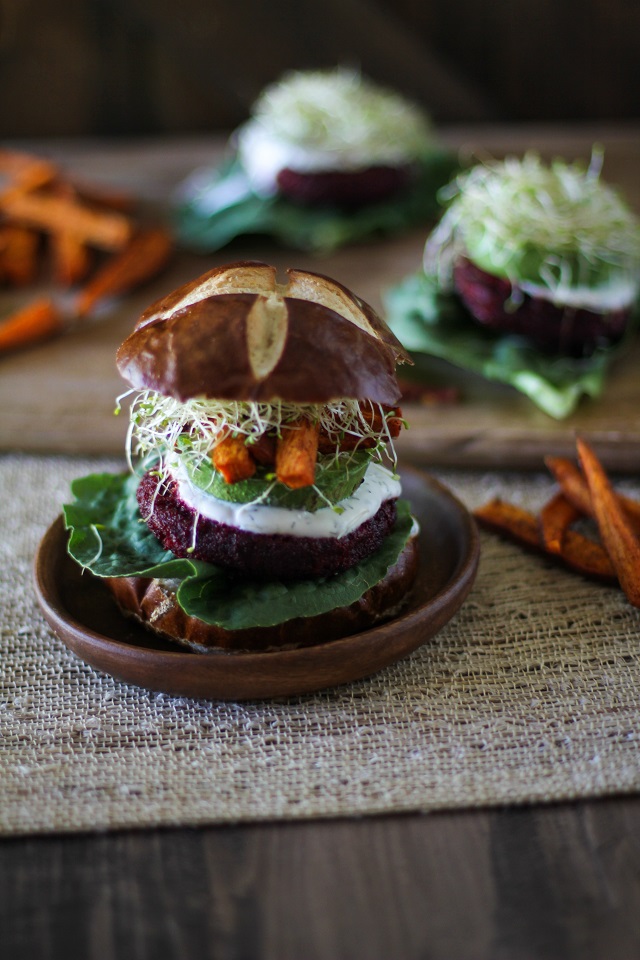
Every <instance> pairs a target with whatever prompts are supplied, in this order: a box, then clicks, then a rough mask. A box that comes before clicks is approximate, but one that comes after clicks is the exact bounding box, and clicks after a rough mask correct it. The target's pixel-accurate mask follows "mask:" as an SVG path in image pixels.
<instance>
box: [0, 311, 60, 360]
mask: <svg viewBox="0 0 640 960" xmlns="http://www.w3.org/2000/svg"><path fill="white" fill-rule="evenodd" d="M63 325H64V318H63V316H62V314H61V313H60V311H59V310H58V309H57V307H56V306H55V304H54V303H53V301H52V300H49V299H47V298H42V299H40V300H35V301H34V302H33V303H30V304H29V305H28V306H26V307H23V308H22V309H21V310H18V311H17V312H16V313H13V314H11V316H9V317H7V318H6V319H5V320H4V321H2V322H0V351H7V350H17V349H18V348H19V347H24V346H27V345H28V344H31V343H35V342H36V341H38V340H44V339H45V338H47V337H50V336H53V334H54V333H58V332H59V331H60V330H61V329H62V328H63Z"/></svg>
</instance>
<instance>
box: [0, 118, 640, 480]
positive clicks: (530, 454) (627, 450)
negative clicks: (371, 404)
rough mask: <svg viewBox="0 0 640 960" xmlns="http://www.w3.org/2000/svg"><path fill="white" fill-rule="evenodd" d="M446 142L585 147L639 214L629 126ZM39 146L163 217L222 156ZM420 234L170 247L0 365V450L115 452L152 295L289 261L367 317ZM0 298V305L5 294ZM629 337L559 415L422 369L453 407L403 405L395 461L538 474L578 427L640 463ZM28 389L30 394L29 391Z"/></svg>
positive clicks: (568, 450)
mask: <svg viewBox="0 0 640 960" xmlns="http://www.w3.org/2000/svg"><path fill="white" fill-rule="evenodd" d="M444 139H445V140H446V142H447V143H448V144H449V145H450V146H451V147H454V148H456V149H459V150H461V151H462V152H463V153H464V154H471V155H472V154H474V153H476V154H478V155H486V154H491V155H494V156H502V155H504V154H505V153H506V152H509V151H511V152H514V151H515V152H521V151H522V150H524V149H527V148H528V147H531V148H535V149H537V150H538V151H539V152H540V153H541V154H542V155H543V156H547V157H552V156H563V157H566V158H567V159H575V158H587V159H588V157H589V154H590V151H591V148H592V145H593V144H594V143H601V144H603V145H604V147H605V165H604V175H605V177H606V179H607V180H608V181H609V182H611V183H612V184H615V185H618V186H620V187H621V188H622V189H623V190H624V193H625V195H626V196H627V198H628V200H629V202H630V203H631V204H632V205H633V206H634V207H635V208H636V209H637V210H638V211H640V178H639V177H638V169H640V125H639V126H630V127H627V128H622V129H621V128H612V129H609V130H607V129H606V128H586V129H585V128H576V129H571V128H569V129H567V128H566V127H559V128H555V129H549V128H535V127H533V128H524V129H516V130H513V129H502V128H498V129H486V128H483V127H480V128H478V129H477V130H475V131H473V130H471V131H470V130H469V129H455V130H449V131H446V133H445V134H444ZM36 146H42V147H43V149H45V150H46V152H47V153H48V154H49V155H51V156H53V157H54V158H55V159H58V160H60V162H61V163H62V164H63V165H64V167H65V169H67V170H68V171H69V172H71V173H76V174H78V175H80V176H81V178H82V179H83V180H86V181H95V182H98V183H106V184H110V185H114V186H116V187H119V188H123V189H126V190H131V191H133V192H134V193H135V194H136V195H137V196H139V197H140V198H141V199H142V201H143V203H144V206H145V209H148V210H149V211H151V212H155V211H160V212H161V213H166V211H167V207H168V198H169V197H170V196H171V194H172V192H173V190H174V188H175V187H176V185H177V184H178V183H180V182H181V180H182V179H183V178H184V177H185V176H186V175H187V174H188V173H189V172H190V171H192V170H193V169H194V168H196V167H200V166H206V165H210V164H211V163H212V162H213V161H214V160H215V159H216V158H217V157H219V156H220V154H221V151H222V149H223V141H221V140H220V139H219V138H218V139H214V140H211V139H197V140H191V141H185V140H175V141H164V142H162V143H156V142H151V143H149V142H142V143H130V142H124V143H113V142H111V143H109V144H107V145H105V144H103V143H97V144H96V143H86V142H81V143H65V142H62V143H46V144H43V145H39V144H38V145H36ZM425 236H426V230H423V229H420V230H415V231H412V232H411V233H409V234H407V235H404V236H402V237H400V238H395V239H393V240H390V241H388V242H375V243H367V244H359V245H357V246H354V247H350V248H348V249H346V250H341V251H339V252H338V253H336V254H334V255H331V256H327V257H320V258H319V257H314V256H311V255H303V254H298V253H291V252H289V251H286V250H283V249H282V248H278V247H276V246H275V245H269V244H268V243H264V242H262V241H259V240H258V241H253V242H250V243H249V242H246V241H245V242H236V243H235V244H234V245H233V246H232V248H231V249H226V250H223V251H220V252H219V253H216V254H213V255H210V256H197V255H193V254H188V253H184V252H183V253H181V254H180V255H179V256H178V257H177V258H176V260H175V261H174V263H173V264H172V266H171V268H170V269H169V270H168V272H166V273H164V274H163V275H162V276H161V277H159V278H158V279H156V280H154V281H153V282H152V283H150V284H148V285H147V286H146V287H145V288H143V289H141V290H139V291H137V292H136V294H135V295H133V296H130V297H128V298H127V299H125V300H124V301H121V302H119V303H117V304H115V305H114V306H113V308H112V309H111V310H110V311H109V312H108V313H107V315H106V316H104V317H103V318H102V319H101V320H100V321H97V322H93V323H89V324H87V325H86V326H83V327H81V328H78V329H76V330H75V331H73V332H72V333H69V334H68V335H67V336H65V337H61V338H59V339H57V340H53V341H50V342H49V343H45V344H42V345H41V346H38V347H36V348H34V349H31V350H28V351H25V352H21V353H15V354H12V355H10V356H5V357H2V358H0V409H2V411H3V415H2V418H0V451H2V450H12V449H21V450H26V451H33V452H56V453H57V452H64V453H87V454H108V455H116V456H118V455H120V454H121V452H122V450H123V444H124V437H125V433H126V425H127V424H126V416H122V417H119V418H116V417H114V416H113V409H114V398H115V397H116V396H117V395H118V394H119V393H121V392H122V391H123V388H124V386H125V385H124V384H123V382H122V380H121V379H120V378H119V376H118V373H117V371H116V368H115V352H116V349H117V347H118V345H119V344H120V343H121V341H122V340H123V339H124V337H125V336H126V334H127V333H128V332H129V331H130V330H131V328H132V326H133V324H134V323H135V321H136V320H137V318H138V317H139V315H140V313H141V312H142V310H143V309H144V308H145V307H146V306H147V305H148V304H149V303H151V302H152V301H153V300H155V299H156V298H157V297H159V296H162V295H164V294H165V293H166V292H168V291H169V290H173V289H175V287H176V286H178V285H179V284H181V283H183V282H185V281H186V280H188V279H191V278H193V277H195V276H198V274H199V273H202V272H204V270H206V269H209V268H210V267H211V266H214V265H215V264H218V263H225V262H228V261H229V260H230V259H234V260H235V259H241V258H256V259H261V260H264V259H268V260H270V261H271V262H273V263H274V264H275V265H276V266H277V267H278V269H279V270H281V271H284V270H285V269H286V268H287V267H289V266H297V267H302V268H307V269H313V270H318V271H320V272H323V273H327V274H328V275H329V276H333V277H335V278H336V279H337V280H340V281H341V282H343V283H345V284H346V285H347V286H349V287H351V289H353V290H354V291H356V293H358V295H359V296H361V297H363V298H364V299H365V300H368V301H369V302H370V303H371V304H372V305H373V306H374V307H376V308H377V309H382V299H381V298H382V293H383V291H384V290H385V289H386V288H388V287H389V286H390V285H391V284H393V283H394V282H397V281H399V280H400V279H402V278H403V277H404V276H405V275H406V274H407V273H410V272H412V271H414V270H416V269H418V267H419V265H420V263H421V259H422V250H423V246H424V240H425ZM12 299H13V298H11V297H10V296H8V295H6V294H5V296H4V297H3V298H0V309H1V308H2V303H3V301H4V302H5V303H7V302H9V301H10V300H12ZM639 362H640V339H639V341H638V343H637V344H636V345H635V347H634V348H633V350H632V351H631V352H630V354H629V355H627V356H625V357H624V358H622V359H621V360H620V361H619V362H618V363H617V364H616V366H615V368H614V370H613V371H612V373H611V376H610V378H609V381H608V386H607V389H606V393H605V395H604V397H603V398H602V399H601V400H599V401H597V402H596V401H585V402H583V403H582V404H581V406H580V408H579V409H578V411H577V412H576V413H575V414H574V415H572V416H571V417H569V418H568V419H566V420H563V421H559V422H558V421H555V420H553V419H552V418H551V417H549V416H547V415H546V414H544V413H542V412H541V411H539V410H537V408H535V407H534V406H533V404H531V402H530V401H529V400H528V399H527V398H526V397H524V396H522V395H521V394H519V393H517V392H516V391H515V390H512V389H511V388H509V387H504V386H502V385H500V384H495V383H489V382H487V381H486V380H483V379H481V378H480V377H477V376H474V375H470V374H468V373H463V372H460V371H456V370H455V368H453V367H451V366H449V365H448V364H445V363H442V362H439V361H435V360H434V361H431V362H430V374H431V375H432V377H433V378H434V382H443V383H450V384H453V385H455V386H457V387H459V388H460V395H461V402H459V403H454V404H449V405H443V406H439V407H437V408H435V409H434V408H433V407H421V406H417V405H416V406H413V407H410V408H407V409H406V413H407V417H408V420H409V423H410V425H411V429H410V430H409V431H406V432H405V433H404V434H403V436H402V438H401V440H400V441H399V443H398V449H399V451H400V453H401V454H402V455H404V456H406V457H409V458H411V459H412V460H414V461H416V462H420V463H422V464H424V465H431V464H434V463H437V464H446V465H454V466H498V467H501V466H504V465H513V466H518V467H533V468H538V467H540V466H541V464H542V458H543V456H544V454H549V453H553V454H556V455H562V454H566V455H572V454H573V451H574V437H575V434H576V432H579V433H581V434H583V435H585V436H588V437H589V438H590V439H591V441H592V442H593V443H594V444H595V445H596V446H597V449H598V451H599V453H600V454H601V455H602V456H603V458H604V459H605V460H606V462H607V464H608V465H609V466H611V467H614V468H616V469H620V470H625V471H638V470H639V469H640V416H639V415H638V410H639V409H640V382H639V381H638V377H637V373H636V371H637V368H638V363H639ZM36 383H37V385H38V388H37V390H36V389H34V384H36Z"/></svg>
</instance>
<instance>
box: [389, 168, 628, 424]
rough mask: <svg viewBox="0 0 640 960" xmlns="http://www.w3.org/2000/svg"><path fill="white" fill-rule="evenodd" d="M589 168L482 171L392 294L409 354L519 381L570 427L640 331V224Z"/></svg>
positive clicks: (459, 193) (452, 195)
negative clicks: (419, 266) (638, 327)
mask: <svg viewBox="0 0 640 960" xmlns="http://www.w3.org/2000/svg"><path fill="white" fill-rule="evenodd" d="M601 162H602V157H601V156H600V155H599V154H598V153H594V155H593V157H592V160H591V163H590V164H589V165H588V166H585V165H583V164H580V163H571V164H569V163H565V162H564V161H561V160H557V161H555V162H553V163H552V164H545V163H543V162H542V161H541V159H540V158H539V157H538V156H537V155H535V154H532V153H530V154H527V155H525V156H524V157H522V158H516V157H508V158H507V159H506V160H504V161H500V162H492V163H484V164H477V165H476V166H474V167H472V168H471V169H470V170H468V171H466V172H465V173H464V174H461V175H460V176H459V177H457V178H456V180H454V181H453V182H452V183H451V184H450V185H449V187H447V188H445V189H444V190H443V191H442V193H441V197H442V199H443V201H444V202H445V204H446V210H445V212H444V214H443V216H442V218H441V220H440V222H439V224H438V225H437V226H436V228H435V229H434V230H433V232H432V233H431V235H430V236H429V238H428V239H427V243H426V246H425V253H424V264H423V270H422V271H420V273H419V274H417V275H415V276H413V277H411V278H408V280H407V281H406V282H405V283H403V284H402V285H400V286H399V287H398V288H396V289H395V290H394V291H392V292H391V294H390V298H389V315H390V322H391V325H392V327H393V329H394V331H395V332H396V333H398V335H399V336H400V337H401V339H402V340H403V342H404V343H405V345H406V346H408V347H409V348H410V349H412V350H415V351H417V352H424V353H428V354H432V355H435V356H439V357H443V358H445V359H447V360H449V361H452V362H453V363H454V364H457V365H459V366H462V367H465V368H469V369H472V370H475V371H477V372H480V373H482V374H484V375H485V376H487V377H489V378H491V379H495V380H501V381H503V382H505V383H509V384H511V385H513V386H515V387H516V388H518V389H520V390H522V391H523V392H524V393H526V394H527V395H528V396H529V397H530V398H531V399H532V400H533V401H534V402H535V403H536V404H537V405H538V406H540V407H541V408H542V409H543V410H545V412H547V413H549V414H551V415H552V416H555V417H563V416H566V415H568V414H569V413H571V412H572V410H573V409H574V408H575V405H576V403H577V402H578V400H579V399H580V397H581V395H582V394H589V395H591V396H597V395H598V394H599V393H600V391H601V390H602V387H603V380H604V373H605V370H606V368H607V366H608V364H609V362H610V360H611V359H612V357H613V356H614V355H615V353H616V351H617V349H619V347H620V346H621V345H622V343H623V342H624V340H625V338H627V333H628V332H629V331H632V330H633V328H634V325H635V320H636V317H637V303H638V294H639V292H640V222H639V221H638V218H637V217H636V216H635V215H634V214H633V212H632V211H631V210H630V208H629V207H628V205H627V204H626V203H625V201H624V200H623V198H622V197H621V196H620V195H619V194H618V193H617V192H616V191H615V190H614V189H613V188H612V187H611V186H609V185H607V184H606V183H605V182H604V181H603V180H602V178H601V176H600V172H601V171H600V167H601Z"/></svg>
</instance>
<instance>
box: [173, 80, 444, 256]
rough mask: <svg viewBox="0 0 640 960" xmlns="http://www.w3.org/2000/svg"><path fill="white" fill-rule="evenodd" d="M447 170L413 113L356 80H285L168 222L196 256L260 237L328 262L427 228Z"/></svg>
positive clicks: (421, 117) (390, 94) (399, 99)
mask: <svg viewBox="0 0 640 960" xmlns="http://www.w3.org/2000/svg"><path fill="white" fill-rule="evenodd" d="M454 169H456V161H455V158H454V157H453V156H452V155H451V154H450V153H449V152H448V151H445V150H444V149H443V148H442V147H441V146H440V145H439V143H438V141H437V139H436V136H435V134H434V132H433V129H432V126H431V123H430V121H429V118H428V116H427V114H426V113H425V111H424V110H423V109H422V108H421V107H420V106H418V105H417V104H415V103H412V102H411V101H409V100H407V99H406V98H405V97H403V96H401V95H400V94H399V93H397V92H395V91H393V90H389V89H387V88H385V87H382V86H380V85H379V84H376V83H374V82H372V81H371V80H368V79H367V78H365V77H363V76H362V75H361V74H360V73H359V72H358V71H356V70H349V69H346V68H342V67H341V68H337V69H332V70H311V71H304V70H303V71H294V72H291V73H287V74H286V75H285V76H283V77H282V78H281V79H280V80H279V81H278V82H276V83H273V84H270V85H269V86H268V87H267V88H266V89H265V90H264V91H263V92H262V94H261V95H260V96H259V97H258V99H257V100H256V102H255V104H254V105H253V108H252V110H251V116H250V118H249V119H248V120H247V122H246V123H244V124H243V125H242V126H241V127H240V128H239V129H238V130H237V131H235V133H234V135H233V136H232V138H231V141H230V144H229V155H228V158H227V162H226V163H224V164H222V165H221V166H220V167H218V168H216V169H214V170H206V169H205V170H199V171H195V173H194V174H193V175H192V176H190V177H189V178H188V179H187V181H186V182H185V183H184V184H183V185H182V187H181V189H180V191H179V194H178V204H177V214H176V220H177V225H178V229H179V233H180V237H181V239H182V241H183V243H185V244H186V245H188V246H191V247H193V248H195V249H197V250H204V251H208V252H211V251H213V250H216V249H219V248H220V247H222V246H224V245H225V244H226V243H228V242H229V241H230V240H231V239H232V238H233V237H236V236H239V235H242V234H267V235H269V236H272V237H275V238H276V239H277V240H280V241H282V242H284V243H286V244H287V245H288V246H289V247H294V248H297V249H305V250H314V251H318V250H321V251H329V250H333V249H336V248H338V247H340V246H342V245H343V244H346V243H351V242H353V241H356V240H362V239H364V238H367V237H371V236H373V235H376V234H379V233H385V234H388V233H395V232H398V231H402V230H406V229H407V228H408V227H411V226H414V225H416V224H420V223H425V222H427V221H428V219H429V218H430V217H431V216H432V215H433V213H434V212H435V209H436V203H435V195H436V191H437V189H438V188H439V187H440V186H442V184H444V183H446V181H447V180H448V179H449V177H450V176H451V175H452V173H453V171H454Z"/></svg>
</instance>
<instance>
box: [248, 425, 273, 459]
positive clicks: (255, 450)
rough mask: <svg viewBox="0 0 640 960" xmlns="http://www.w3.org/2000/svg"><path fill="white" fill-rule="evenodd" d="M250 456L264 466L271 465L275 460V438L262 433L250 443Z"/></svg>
mask: <svg viewBox="0 0 640 960" xmlns="http://www.w3.org/2000/svg"><path fill="white" fill-rule="evenodd" d="M251 456H252V457H253V459H254V460H255V461H256V462H257V463H260V464H262V466H264V467H272V466H274V464H275V462H276V438H275V437H270V436H268V435H267V434H266V433H263V434H262V436H261V437H258V439H257V440H256V442H255V443H252V444H251Z"/></svg>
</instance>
